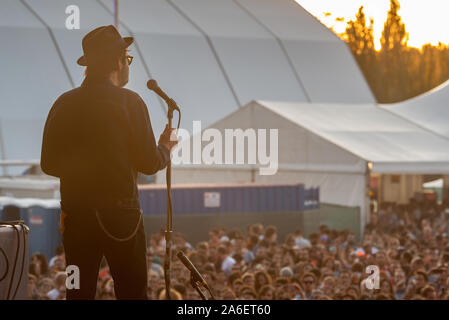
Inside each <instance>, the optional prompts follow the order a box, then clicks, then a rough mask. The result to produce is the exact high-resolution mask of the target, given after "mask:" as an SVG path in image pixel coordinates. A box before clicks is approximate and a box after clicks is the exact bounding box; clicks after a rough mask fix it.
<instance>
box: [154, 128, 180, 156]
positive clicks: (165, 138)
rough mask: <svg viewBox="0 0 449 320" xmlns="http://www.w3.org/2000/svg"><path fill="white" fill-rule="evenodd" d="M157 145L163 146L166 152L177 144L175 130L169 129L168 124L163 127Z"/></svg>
mask: <svg viewBox="0 0 449 320" xmlns="http://www.w3.org/2000/svg"><path fill="white" fill-rule="evenodd" d="M158 144H161V145H163V146H165V147H166V148H167V149H168V150H170V151H171V149H172V148H173V147H174V146H176V145H177V144H178V137H177V135H176V129H175V128H169V127H168V124H167V125H166V126H165V129H164V132H162V134H161V136H160V137H159V142H158Z"/></svg>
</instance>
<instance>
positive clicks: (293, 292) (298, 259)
mask: <svg viewBox="0 0 449 320" xmlns="http://www.w3.org/2000/svg"><path fill="white" fill-rule="evenodd" d="M173 241H174V245H175V248H176V249H175V252H176V251H178V250H182V251H183V252H184V253H185V254H186V256H187V257H188V258H189V259H190V261H192V263H193V264H194V265H195V266H196V267H197V269H198V270H199V271H200V273H201V274H202V275H203V277H204V279H205V280H206V282H207V283H208V285H209V287H210V288H211V291H212V294H213V295H214V297H215V299H221V300H233V299H242V300H252V299H257V300H259V299H263V300H275V299H276V300H306V299H307V300H321V299H325V300H341V299H347V300H358V299H377V300H403V299H405V300H410V299H413V300H416V299H420V300H422V299H432V300H434V299H440V300H443V299H446V300H448V299H449V292H448V290H447V288H448V286H449V206H446V205H437V204H419V203H414V202H412V203H410V204H408V205H395V204H382V205H381V206H380V207H379V208H378V209H377V210H372V213H371V216H370V222H369V224H367V225H366V227H365V229H364V232H363V237H362V238H361V239H360V241H357V239H356V235H355V234H354V233H353V232H351V231H350V230H334V229H330V228H329V227H327V226H326V225H321V226H320V228H319V230H317V232H315V233H311V234H309V235H307V237H305V236H304V235H303V234H302V233H301V230H299V229H298V230H296V232H294V233H291V234H288V235H286V236H285V238H284V239H279V237H278V230H277V229H276V227H275V226H264V225H262V224H259V223H257V224H252V225H249V226H247V227H246V230H240V229H233V230H226V229H225V228H215V229H212V230H210V231H209V239H207V240H205V241H202V242H199V243H197V244H195V245H193V244H191V243H189V242H188V239H186V237H185V236H183V235H182V234H174V236H173ZM164 256H165V240H164V236H163V233H159V234H152V235H150V236H149V243H148V250H147V261H148V298H149V299H156V300H157V299H165V298H166V294H165V285H164V271H163V267H162V266H163V259H164ZM130 263H132V262H130ZM65 278H66V274H65V259H64V252H63V249H62V248H61V247H60V248H58V251H57V254H56V256H55V257H53V258H52V259H51V260H50V261H49V262H47V260H46V259H45V256H44V255H42V254H34V255H33V256H32V258H31V261H30V267H29V280H28V281H29V283H28V289H29V291H28V292H29V296H30V298H31V299H55V300H56V299H64V298H65V290H66V289H65ZM171 279H172V280H171V292H170V296H171V299H180V300H181V299H185V300H195V299H201V297H200V295H199V293H198V292H197V291H196V290H195V289H194V288H193V287H192V286H191V283H190V272H189V271H188V269H187V268H186V267H185V266H184V265H183V264H182V263H181V262H180V261H179V260H178V259H177V258H176V257H175V256H174V258H173V261H172V265H171ZM203 291H204V295H205V296H206V297H209V293H208V292H207V291H205V290H203ZM114 298H115V295H114V285H113V279H112V277H111V275H110V272H109V269H108V266H107V261H105V260H104V261H103V262H102V265H101V269H100V272H99V277H98V287H97V299H114Z"/></svg>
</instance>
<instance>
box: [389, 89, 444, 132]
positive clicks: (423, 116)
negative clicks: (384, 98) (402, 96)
mask: <svg viewBox="0 0 449 320" xmlns="http://www.w3.org/2000/svg"><path fill="white" fill-rule="evenodd" d="M380 107H382V108H383V109H385V110H387V111H390V112H392V113H395V114H397V115H399V116H401V117H403V118H405V119H408V120H410V121H412V122H414V123H416V124H417V125H419V126H422V127H423V128H426V129H428V130H431V131H433V132H435V133H437V134H439V135H441V136H444V137H447V138H449V126H448V121H449V81H446V82H444V83H443V84H441V85H440V86H438V87H436V88H434V89H433V90H430V91H428V92H426V93H424V94H421V95H419V96H417V97H415V98H412V99H409V100H406V101H403V102H399V103H393V104H384V105H380Z"/></svg>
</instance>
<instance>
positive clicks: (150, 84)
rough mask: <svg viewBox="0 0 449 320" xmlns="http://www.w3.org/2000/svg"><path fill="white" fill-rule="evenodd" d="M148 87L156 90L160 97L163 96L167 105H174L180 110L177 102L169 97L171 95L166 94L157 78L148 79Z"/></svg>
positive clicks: (173, 106)
mask: <svg viewBox="0 0 449 320" xmlns="http://www.w3.org/2000/svg"><path fill="white" fill-rule="evenodd" d="M147 87H148V89H150V90H151V91H154V92H156V94H157V95H158V96H159V97H161V98H162V99H163V100H164V101H165V102H166V103H167V105H168V106H169V107H172V108H174V109H175V110H178V111H179V107H178V105H177V104H176V102H175V100H173V99H171V98H169V97H168V96H167V94H166V93H165V92H164V91H163V90H162V89H161V88H159V85H158V84H157V81H156V80H154V79H150V80H148V82H147Z"/></svg>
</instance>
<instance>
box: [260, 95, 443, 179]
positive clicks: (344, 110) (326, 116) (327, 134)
mask: <svg viewBox="0 0 449 320" xmlns="http://www.w3.org/2000/svg"><path fill="white" fill-rule="evenodd" d="M260 104H261V105H262V106H264V107H266V108H268V109H270V110H272V111H273V112H275V113H277V114H279V115H281V116H283V117H284V118H286V119H289V120H291V121H292V122H294V123H296V124H297V125H299V126H301V127H303V128H305V129H307V130H310V131H311V132H313V133H315V134H316V135H318V136H320V137H322V138H324V139H326V140H328V141H329V142H331V143H333V144H335V145H336V146H339V147H341V148H343V149H345V150H347V151H349V152H350V153H352V154H354V155H356V156H358V157H360V158H361V159H364V160H366V161H369V162H371V163H372V172H377V173H398V174H399V173H405V174H415V173H416V174H423V173H425V174H431V173H435V174H438V173H447V172H449V141H448V140H447V139H445V138H443V137H440V136H438V135H436V134H434V133H432V132H430V131H428V130H426V129H423V128H422V127H420V126H418V125H416V124H414V123H412V122H410V121H407V120H405V119H403V118H401V117H399V116H396V115H394V114H392V113H390V112H388V111H385V110H383V109H382V108H378V107H376V106H375V105H370V104H364V105H349V104H346V105H342V104H313V105H312V106H311V105H307V104H301V103H285V102H264V101H262V102H260Z"/></svg>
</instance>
